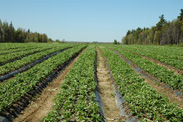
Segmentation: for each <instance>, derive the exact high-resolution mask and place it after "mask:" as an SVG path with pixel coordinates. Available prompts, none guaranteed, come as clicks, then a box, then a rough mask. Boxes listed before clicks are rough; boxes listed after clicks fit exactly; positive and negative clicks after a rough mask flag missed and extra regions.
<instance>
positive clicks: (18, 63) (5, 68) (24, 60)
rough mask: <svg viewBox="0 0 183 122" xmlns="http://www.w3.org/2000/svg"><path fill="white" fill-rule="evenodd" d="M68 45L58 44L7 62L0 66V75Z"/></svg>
mask: <svg viewBox="0 0 183 122" xmlns="http://www.w3.org/2000/svg"><path fill="white" fill-rule="evenodd" d="M68 46H69V45H64V46H60V47H56V48H52V49H49V50H46V51H42V52H39V53H35V54H33V55H30V56H27V57H24V58H22V59H21V60H16V61H14V62H11V63H7V64H5V65H2V66H0V76H1V75H4V74H7V73H8V72H10V71H14V70H16V69H19V68H21V67H22V66H25V65H27V64H29V63H31V62H33V61H36V60H38V59H40V58H42V57H44V56H47V55H49V54H51V53H54V52H57V51H60V50H63V49H64V48H67V47H68Z"/></svg>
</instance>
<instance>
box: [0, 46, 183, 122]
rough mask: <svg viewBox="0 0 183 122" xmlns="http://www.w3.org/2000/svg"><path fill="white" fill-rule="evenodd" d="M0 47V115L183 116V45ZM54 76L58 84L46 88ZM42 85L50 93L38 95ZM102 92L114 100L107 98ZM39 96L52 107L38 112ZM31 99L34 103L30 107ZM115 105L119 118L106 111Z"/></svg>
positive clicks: (96, 119)
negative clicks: (109, 100) (110, 100)
mask: <svg viewBox="0 0 183 122" xmlns="http://www.w3.org/2000/svg"><path fill="white" fill-rule="evenodd" d="M0 47H1V48H0V121H3V120H4V121H5V120H6V121H15V122H18V121H42V122H59V121H63V122H68V121H78V122H81V121H92V122H100V121H102V122H105V121H106V122H110V121H116V122H117V121H127V122H131V121H160V122H164V121H172V122H182V121H183V48H182V47H169V46H140V45H130V46H127V45H112V44H74V43H63V44H57V43H55V44H53V43H52V44H45V43H42V44H41V43H40V44H36V43H27V44H21V43H20V44H19V43H15V44H12V43H11V44H9V43H1V44H0ZM99 59H100V60H99ZM101 64H102V65H101ZM100 66H101V69H99V67H100ZM99 70H100V74H99ZM103 72H107V73H103ZM105 77H108V78H107V79H105ZM59 78H60V79H59ZM61 79H63V81H62V80H61ZM99 79H100V80H99ZM108 81H110V83H109V85H110V88H109V87H107V86H106V84H107V82H108ZM54 82H60V83H59V85H56V86H55V87H54V88H52V89H51V88H50V87H52V86H53V85H52V84H54ZM101 82H103V84H102V83H101ZM105 88H106V89H112V90H111V91H112V92H109V91H107V90H104V89H105ZM54 91H56V92H54ZM45 92H48V93H49V95H47V96H46V97H45V99H44V100H43V99H40V98H42V96H44V93H45ZM52 92H54V94H52ZM107 95H109V96H110V97H113V98H114V99H115V100H114V101H113V102H109V103H107V104H106V103H104V101H107V99H109V97H107ZM49 97H51V98H52V99H51V100H50V101H49V99H48V98H49ZM38 101H42V102H43V103H44V102H47V103H49V105H50V106H51V107H50V108H49V109H48V110H47V112H44V111H41V108H47V106H41V104H39V102H38ZM33 103H35V104H36V105H37V106H38V107H37V108H35V110H34V108H33V107H32V108H31V106H33ZM112 104H114V106H115V107H116V109H113V108H112V107H111V106H110V105H112ZM29 108H31V110H32V109H33V112H32V113H28V112H27V111H29ZM117 109H118V111H119V112H118V111H114V110H117ZM39 110H40V111H39ZM113 112H116V113H117V116H118V117H109V115H110V113H111V114H112V113H113ZM33 113H36V114H37V116H39V117H38V118H37V119H36V117H37V116H35V114H33ZM28 117H29V118H31V119H28ZM1 118H2V119H1ZM35 119H36V120H35Z"/></svg>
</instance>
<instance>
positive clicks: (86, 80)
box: [42, 46, 102, 122]
mask: <svg viewBox="0 0 183 122" xmlns="http://www.w3.org/2000/svg"><path fill="white" fill-rule="evenodd" d="M95 55H96V52H95V47H94V46H89V47H88V48H87V49H86V50H85V51H84V52H83V53H82V54H81V56H80V57H79V58H78V60H77V61H76V62H75V63H74V66H73V67H72V68H71V71H70V72H69V74H68V75H67V76H66V78H65V80H64V83H63V84H62V86H61V87H62V89H61V91H60V92H59V94H58V95H57V97H56V99H55V104H56V105H55V107H54V110H53V111H52V112H50V113H49V114H48V116H47V117H45V118H44V119H43V120H42V121H44V122H52V121H53V122H55V121H62V122H68V121H77V122H81V121H86V122H89V121H90V122H100V121H101V119H102V117H101V115H100V114H99V111H100V109H99V107H98V105H97V103H96V99H95V98H96V96H95V90H96V85H97V83H96V82H95V80H94V62H95Z"/></svg>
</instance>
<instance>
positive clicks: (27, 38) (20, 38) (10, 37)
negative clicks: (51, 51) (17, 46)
mask: <svg viewBox="0 0 183 122" xmlns="http://www.w3.org/2000/svg"><path fill="white" fill-rule="evenodd" d="M0 42H1V43H7V42H15V43H17V42H20V43H24V42H53V40H52V39H50V38H48V36H47V35H46V34H40V33H38V32H31V31H30V29H28V30H27V31H26V30H25V29H22V28H18V29H15V28H14V27H13V24H12V22H11V23H10V24H9V23H8V22H2V21H1V20H0Z"/></svg>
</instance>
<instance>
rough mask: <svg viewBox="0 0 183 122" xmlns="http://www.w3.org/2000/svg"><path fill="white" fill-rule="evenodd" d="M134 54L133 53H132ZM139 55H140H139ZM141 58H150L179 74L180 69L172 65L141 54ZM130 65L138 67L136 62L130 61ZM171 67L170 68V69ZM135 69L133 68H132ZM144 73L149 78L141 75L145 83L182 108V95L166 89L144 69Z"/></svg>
mask: <svg viewBox="0 0 183 122" xmlns="http://www.w3.org/2000/svg"><path fill="white" fill-rule="evenodd" d="M134 54H135V53H134ZM136 55H139V54H136ZM139 56H141V55H139ZM142 57H143V58H145V59H147V60H150V61H152V62H154V63H157V64H158V65H160V66H164V67H166V68H168V69H169V70H173V71H175V72H176V73H177V74H179V75H180V71H179V72H178V70H177V69H175V68H173V67H172V66H168V65H166V64H163V63H161V62H160V61H158V60H154V59H151V58H148V57H145V56H142ZM125 58H126V57H125ZM126 60H128V61H129V59H127V58H126ZM130 67H131V68H132V69H133V67H136V68H137V67H138V66H137V65H136V64H134V63H132V64H131V65H130ZM170 67H171V69H170ZM133 70H134V69H133ZM134 71H135V70H134ZM135 72H136V73H138V74H140V75H141V73H139V72H137V71H135ZM142 72H143V73H144V74H145V75H147V76H148V77H149V78H147V77H143V76H142V75H141V77H143V78H144V79H145V82H146V83H147V84H149V85H150V86H151V87H153V88H154V89H156V91H157V92H158V93H160V94H162V95H164V96H165V97H166V98H168V100H169V101H170V102H172V103H177V105H178V108H180V109H183V97H177V96H176V95H175V94H174V93H173V92H171V91H169V90H167V89H166V88H165V87H164V83H160V82H156V80H158V78H156V77H153V76H152V75H150V74H149V73H147V72H145V71H142Z"/></svg>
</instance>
